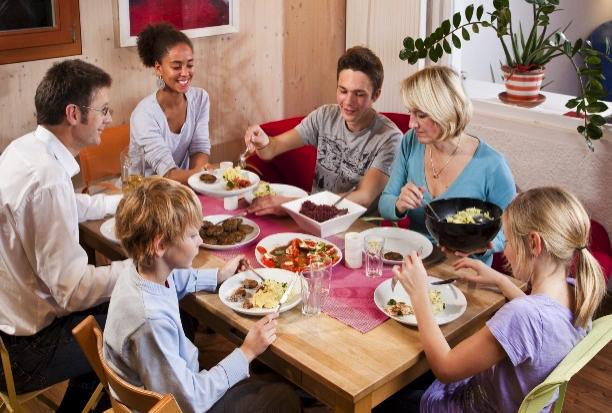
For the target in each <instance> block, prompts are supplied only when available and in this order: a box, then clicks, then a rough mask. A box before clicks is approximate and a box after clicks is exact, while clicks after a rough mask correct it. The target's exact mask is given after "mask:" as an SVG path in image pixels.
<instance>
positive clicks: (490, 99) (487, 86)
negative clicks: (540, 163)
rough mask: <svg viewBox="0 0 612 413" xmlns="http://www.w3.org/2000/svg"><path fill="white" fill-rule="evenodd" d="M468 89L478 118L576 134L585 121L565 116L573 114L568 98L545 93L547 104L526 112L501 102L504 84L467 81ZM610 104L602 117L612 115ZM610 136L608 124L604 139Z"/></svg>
mask: <svg viewBox="0 0 612 413" xmlns="http://www.w3.org/2000/svg"><path fill="white" fill-rule="evenodd" d="M464 85H465V88H466V91H467V93H468V95H469V96H470V98H471V99H472V103H473V105H474V112H475V113H477V114H483V115H488V116H495V117H499V118H505V119H512V120H518V121H520V122H522V123H528V124H529V123H531V124H538V125H546V126H550V127H554V128H560V129H565V130H572V131H575V130H576V127H577V126H578V125H580V124H581V122H582V121H581V119H578V118H573V117H570V116H564V115H563V114H564V113H567V112H569V111H570V109H568V108H566V107H565V103H566V102H567V101H568V99H570V98H571V96H568V95H562V94H559V93H551V92H545V91H542V94H543V95H545V96H546V101H544V102H543V103H542V104H541V105H538V106H536V107H534V108H524V107H520V106H515V105H509V104H506V103H503V102H502V101H501V100H499V98H498V97H497V95H498V94H499V93H501V92H503V91H504V90H505V89H504V85H502V84H497V83H491V82H484V81H481V80H470V79H466V80H465V81H464ZM607 103H608V110H607V111H606V112H605V113H603V114H602V115H603V116H609V115H611V114H612V103H609V102H607ZM610 134H612V124H610V123H607V124H606V125H605V126H604V137H605V136H606V135H610Z"/></svg>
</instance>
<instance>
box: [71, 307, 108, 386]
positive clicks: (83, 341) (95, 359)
mask: <svg viewBox="0 0 612 413" xmlns="http://www.w3.org/2000/svg"><path fill="white" fill-rule="evenodd" d="M96 329H97V330H98V331H100V330H101V329H100V325H99V324H98V322H97V321H96V319H95V318H94V316H92V315H89V316H87V317H86V318H85V319H84V320H83V321H81V322H80V323H79V324H78V325H77V326H76V327H75V328H73V329H72V335H73V336H74V338H75V340H76V341H77V343H79V346H80V347H81V350H83V353H84V354H85V358H86V359H87V361H88V362H89V365H90V366H91V368H92V369H93V370H94V372H95V373H96V376H98V378H99V379H100V383H102V385H103V386H104V388H105V389H106V390H107V391H108V381H107V379H106V374H105V373H104V368H103V367H102V360H101V359H100V353H99V352H98V343H97V342H96V335H95V334H94V330H96Z"/></svg>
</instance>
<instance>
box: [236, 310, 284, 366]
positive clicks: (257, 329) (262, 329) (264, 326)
mask: <svg viewBox="0 0 612 413" xmlns="http://www.w3.org/2000/svg"><path fill="white" fill-rule="evenodd" d="M277 318H278V313H277V312H274V313H271V314H268V315H267V316H265V317H264V318H262V319H261V320H259V321H258V322H257V323H255V325H254V326H253V327H251V329H250V330H249V332H248V334H247V336H246V337H245V339H244V342H243V343H242V346H240V350H242V353H243V354H244V356H245V357H246V359H247V361H248V362H249V363H250V362H251V361H253V359H255V357H257V356H259V355H260V354H261V353H263V352H264V351H266V349H267V348H268V346H269V345H270V344H272V343H273V342H274V340H276V323H277V321H276V319H277Z"/></svg>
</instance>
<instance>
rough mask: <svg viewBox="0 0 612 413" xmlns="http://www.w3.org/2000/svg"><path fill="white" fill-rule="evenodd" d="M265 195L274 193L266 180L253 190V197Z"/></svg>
mask: <svg viewBox="0 0 612 413" xmlns="http://www.w3.org/2000/svg"><path fill="white" fill-rule="evenodd" d="M267 195H276V192H275V191H274V190H273V189H272V187H271V186H270V184H269V183H268V182H263V181H262V182H261V183H260V184H259V186H258V187H257V189H256V190H255V191H253V196H254V197H256V198H257V197H260V196H267Z"/></svg>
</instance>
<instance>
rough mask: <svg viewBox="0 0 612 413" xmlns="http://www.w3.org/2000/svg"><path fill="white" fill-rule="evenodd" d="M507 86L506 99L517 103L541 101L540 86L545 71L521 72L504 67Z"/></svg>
mask: <svg viewBox="0 0 612 413" xmlns="http://www.w3.org/2000/svg"><path fill="white" fill-rule="evenodd" d="M502 71H503V72H504V82H505V84H506V96H505V97H506V99H507V100H512V101H516V102H532V101H537V100H538V99H540V86H542V80H544V69H538V70H530V71H528V72H519V71H518V70H517V69H516V68H511V67H508V66H502Z"/></svg>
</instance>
